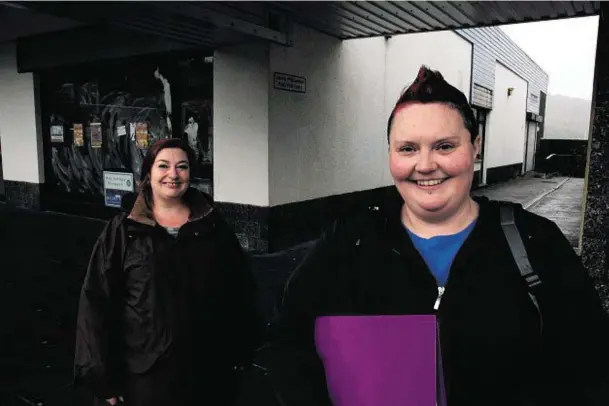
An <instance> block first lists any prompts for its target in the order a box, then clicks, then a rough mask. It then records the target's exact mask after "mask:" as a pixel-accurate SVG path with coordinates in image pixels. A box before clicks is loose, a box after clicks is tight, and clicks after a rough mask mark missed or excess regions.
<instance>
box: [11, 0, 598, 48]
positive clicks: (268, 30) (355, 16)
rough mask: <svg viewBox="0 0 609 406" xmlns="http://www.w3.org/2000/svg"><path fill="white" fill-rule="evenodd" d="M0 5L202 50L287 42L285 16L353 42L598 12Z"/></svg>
mask: <svg viewBox="0 0 609 406" xmlns="http://www.w3.org/2000/svg"><path fill="white" fill-rule="evenodd" d="M0 4H1V3H0ZM3 4H5V5H7V4H8V5H12V6H13V7H20V8H23V9H29V10H31V11H33V12H37V13H45V14H48V15H50V16H53V17H55V18H63V19H70V20H73V21H75V22H78V23H84V24H90V25H105V26H115V27H116V26H118V27H120V28H123V29H128V30H133V31H138V32H142V33H144V34H147V35H154V36H157V37H163V38H164V39H167V40H172V41H178V42H181V43H183V44H187V45H190V46H204V47H217V46H222V45H226V44H231V43H242V42H247V41H248V40H266V41H271V42H275V43H278V44H282V45H286V46H289V45H291V41H290V38H289V28H288V27H289V23H290V22H291V21H293V22H297V23H300V24H303V25H305V26H308V27H310V28H313V29H315V30H318V31H321V32H324V33H326V34H328V35H331V36H333V37H336V38H340V39H354V38H364V37H373V36H391V35H397V34H407V33H420V32H429V31H439V30H453V29H460V28H472V27H481V26H490V25H500V24H511V23H519V22H532V21H541V20H549V19H558V18H568V17H578V16H590V15H595V14H598V13H599V10H600V2H598V1H473V2H465V1H329V2H304V1H295V2H292V1H276V2H222V1H219V2H216V1H210V2H104V3H100V2H90V1H86V2H82V1H81V2H41V1H39V2H4V3H3ZM1 11H2V10H1V9H0V14H1Z"/></svg>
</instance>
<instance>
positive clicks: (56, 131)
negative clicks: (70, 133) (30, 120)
mask: <svg viewBox="0 0 609 406" xmlns="http://www.w3.org/2000/svg"><path fill="white" fill-rule="evenodd" d="M51 142H63V125H52V126H51Z"/></svg>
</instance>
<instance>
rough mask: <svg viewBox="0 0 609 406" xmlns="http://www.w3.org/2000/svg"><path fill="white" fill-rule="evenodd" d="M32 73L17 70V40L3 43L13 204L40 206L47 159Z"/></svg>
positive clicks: (3, 114) (8, 193) (6, 153)
mask: <svg viewBox="0 0 609 406" xmlns="http://www.w3.org/2000/svg"><path fill="white" fill-rule="evenodd" d="M35 87H36V86H35V76H34V75H33V74H32V73H18V72H17V52H16V45H15V43H5V44H0V142H2V173H3V178H4V189H5V191H4V193H5V198H6V202H7V204H9V205H12V206H16V207H20V208H31V209H39V208H40V185H41V184H42V183H44V160H43V151H42V134H41V130H40V129H41V128H42V126H41V121H40V116H39V114H37V112H38V111H39V109H37V106H38V98H37V94H36V90H35Z"/></svg>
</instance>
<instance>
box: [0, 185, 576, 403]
mask: <svg viewBox="0 0 609 406" xmlns="http://www.w3.org/2000/svg"><path fill="white" fill-rule="evenodd" d="M475 193H476V194H482V195H486V196H488V197H489V198H492V199H498V200H509V201H514V202H518V203H522V204H523V205H524V206H525V207H529V209H530V210H531V211H533V212H535V213H538V214H541V215H544V216H546V217H548V218H550V219H552V220H554V221H556V222H557V224H558V225H559V226H560V228H561V229H562V230H563V232H564V233H565V234H566V235H567V236H568V238H569V239H570V240H571V241H572V242H573V243H574V244H575V243H576V242H577V236H578V234H579V222H580V220H579V219H580V211H581V198H582V195H583V179H567V178H553V179H540V178H532V177H529V178H519V179H517V180H514V181H512V182H508V183H504V184H501V185H496V186H493V187H489V188H487V189H483V190H479V191H477V192H475ZM0 225H1V226H0V272H1V273H0V275H1V277H0V320H2V323H3V324H2V327H1V328H0V406H13V405H14V406H21V405H41V406H71V405H74V406H84V405H88V404H90V403H89V402H88V401H86V400H84V399H85V398H84V397H83V395H82V394H80V393H77V392H74V390H73V389H72V388H71V386H70V382H71V376H72V356H73V340H74V320H75V317H76V306H77V300H78V292H79V289H80V283H81V281H82V278H83V277H84V271H85V269H86V264H87V261H88V256H89V254H90V251H91V248H92V246H93V243H94V241H95V238H96V237H97V235H98V234H99V232H100V231H101V228H102V227H103V222H101V221H98V220H88V219H83V218H78V217H73V216H65V215H61V214H56V213H55V214H52V213H35V212H28V211H11V210H8V209H6V207H5V206H4V205H3V204H2V203H0ZM311 246H312V244H311V243H307V244H303V245H300V246H297V247H293V248H291V249H289V250H286V251H283V252H280V253H275V254H269V255H257V256H254V257H253V265H254V272H255V275H256V278H257V280H258V285H259V287H260V298H259V304H260V309H261V311H262V312H263V314H265V315H266V316H267V317H270V315H271V311H272V307H273V304H274V301H275V299H276V298H277V295H278V294H279V292H280V291H281V289H282V287H283V284H284V282H285V281H286V279H287V277H288V276H289V274H290V273H291V272H292V271H293V269H294V268H295V267H296V265H297V264H298V263H299V262H300V261H301V260H302V258H303V257H304V256H305V255H306V253H307V252H308V251H309V249H310V247H311Z"/></svg>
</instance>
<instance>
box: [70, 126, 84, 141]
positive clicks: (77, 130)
mask: <svg viewBox="0 0 609 406" xmlns="http://www.w3.org/2000/svg"><path fill="white" fill-rule="evenodd" d="M72 130H73V132H74V145H76V146H77V147H82V146H83V145H85V137H84V131H83V128H82V124H79V123H74V125H73V127H72Z"/></svg>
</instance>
